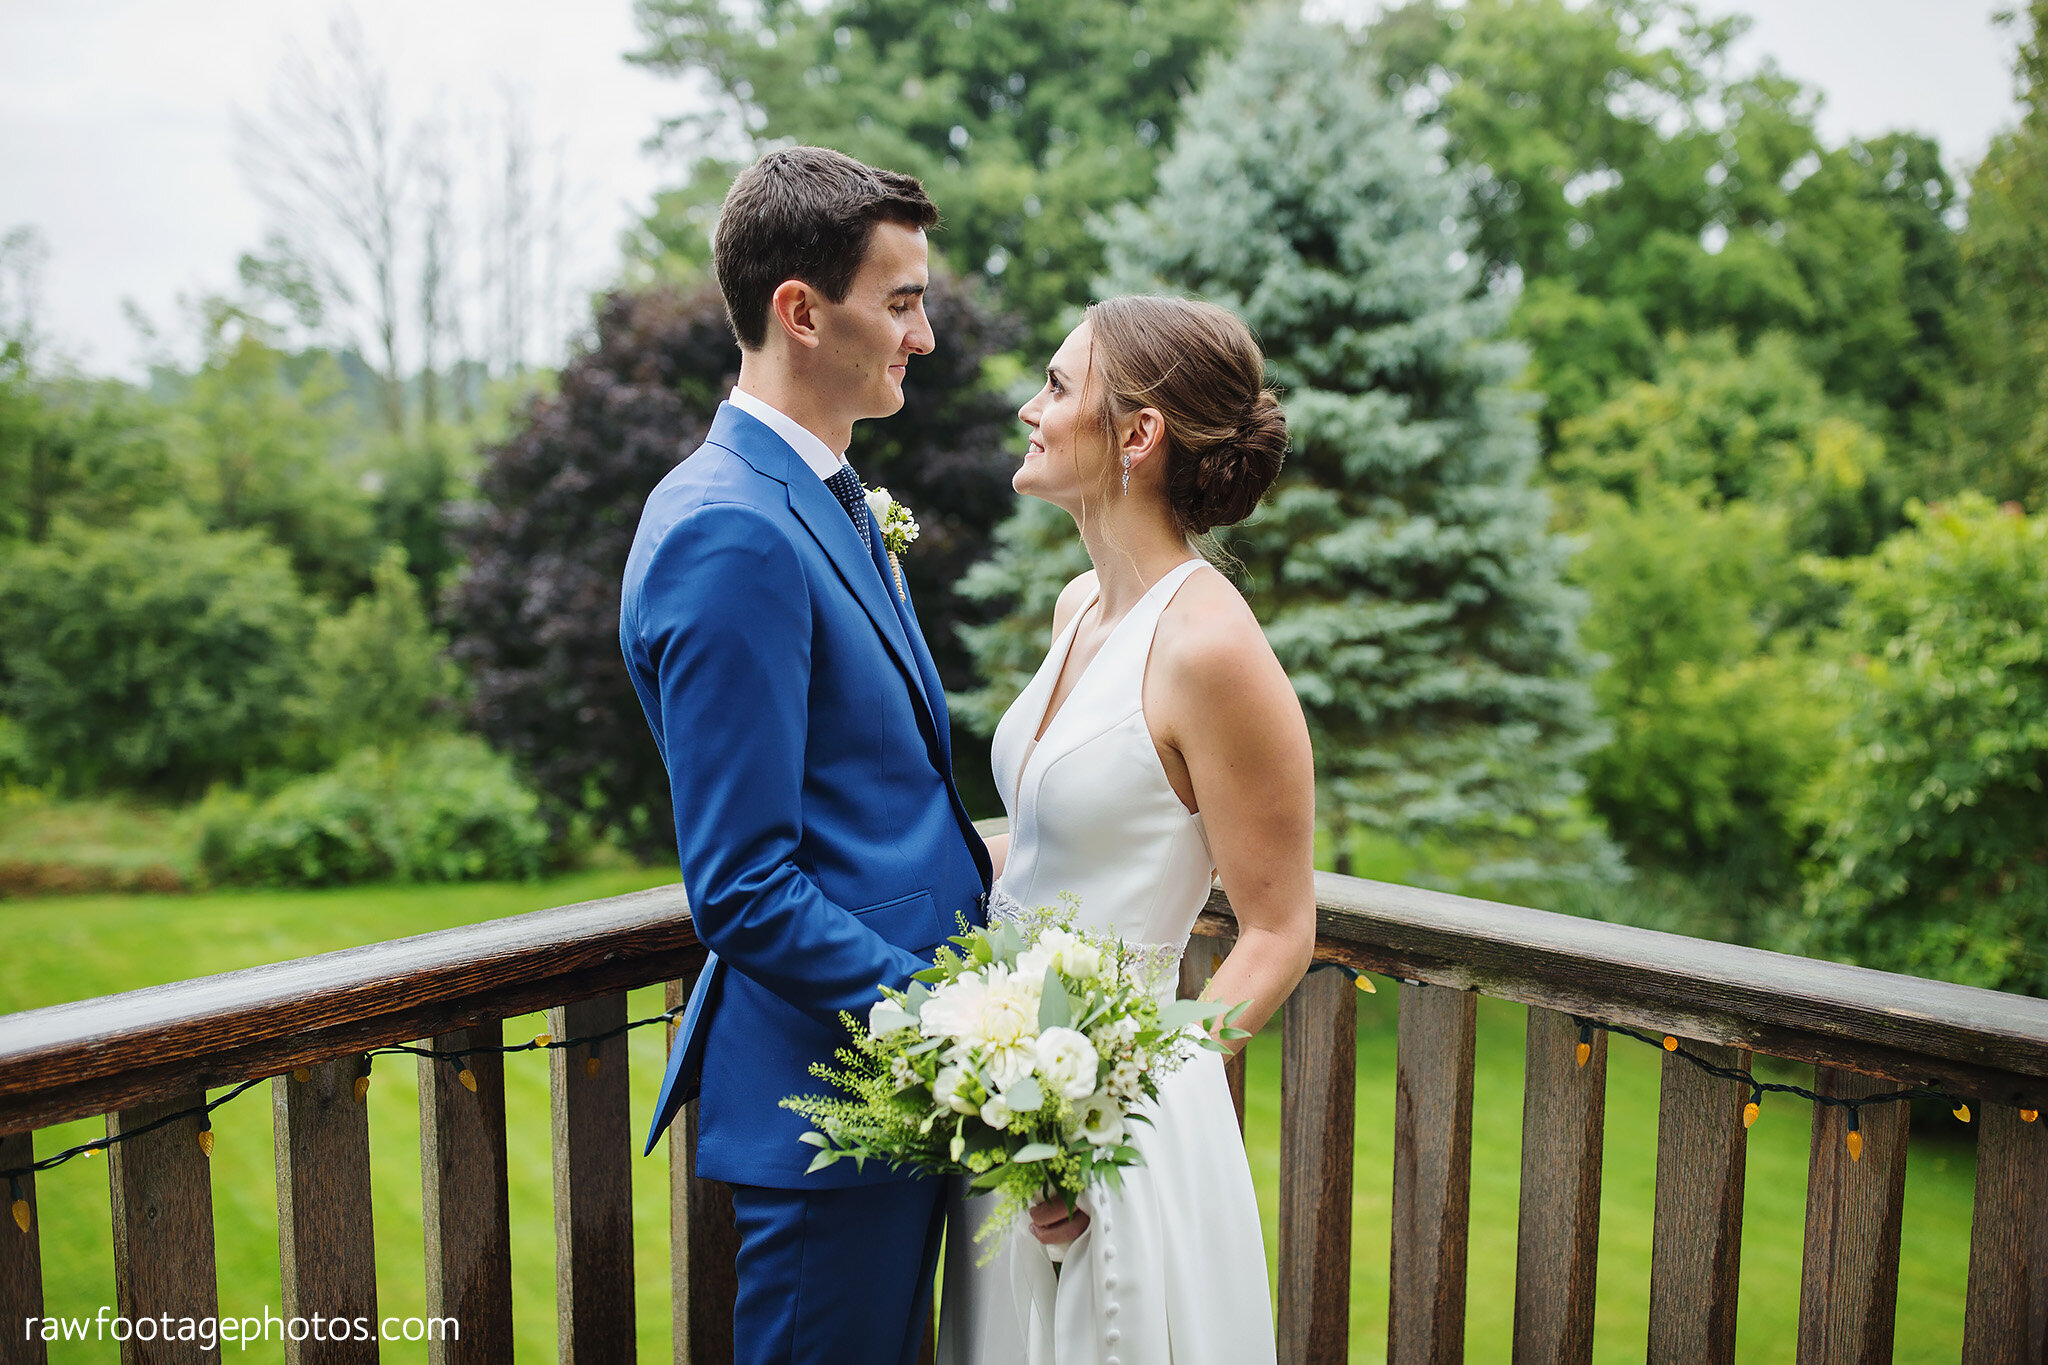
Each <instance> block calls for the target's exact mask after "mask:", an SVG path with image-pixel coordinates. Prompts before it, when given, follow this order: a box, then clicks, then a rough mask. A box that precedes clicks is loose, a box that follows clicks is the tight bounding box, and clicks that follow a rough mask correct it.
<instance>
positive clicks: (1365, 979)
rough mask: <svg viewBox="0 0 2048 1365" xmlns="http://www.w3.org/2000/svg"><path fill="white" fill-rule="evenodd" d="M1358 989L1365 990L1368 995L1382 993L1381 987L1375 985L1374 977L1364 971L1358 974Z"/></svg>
mask: <svg viewBox="0 0 2048 1365" xmlns="http://www.w3.org/2000/svg"><path fill="white" fill-rule="evenodd" d="M1358 989H1360V990H1362V991H1364V992H1365V993H1366V994H1367V995H1378V994H1379V993H1380V988H1379V987H1378V986H1375V985H1373V984H1372V978H1371V977H1369V976H1367V975H1366V974H1365V973H1364V972H1360V973H1359V974H1358Z"/></svg>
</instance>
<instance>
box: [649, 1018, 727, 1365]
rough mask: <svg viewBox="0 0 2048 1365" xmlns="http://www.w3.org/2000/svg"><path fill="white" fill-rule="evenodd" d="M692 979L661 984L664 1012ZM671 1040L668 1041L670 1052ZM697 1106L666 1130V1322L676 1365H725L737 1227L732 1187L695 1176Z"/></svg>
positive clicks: (688, 1106) (692, 1104)
mask: <svg viewBox="0 0 2048 1365" xmlns="http://www.w3.org/2000/svg"><path fill="white" fill-rule="evenodd" d="M695 984H696V979H695V978H694V977H685V978H684V979H683V980H681V981H671V982H669V983H668V985H667V988H666V990H665V993H664V999H665V1000H666V1002H667V1004H666V1007H667V1008H668V1009H676V1008H678V1007H679V1006H681V1005H683V1004H686V1003H687V1002H688V1001H689V998H690V988H691V987H692V986H694V985H695ZM675 1042H676V1040H674V1039H671V1040H670V1046H674V1045H675ZM696 1157H697V1102H696V1101H695V1100H692V1101H691V1102H690V1103H688V1104H686V1105H684V1106H683V1111H682V1113H680V1114H678V1115H676V1120H675V1123H674V1124H673V1125H671V1127H670V1128H669V1131H668V1172H669V1175H668V1217H669V1284H670V1298H669V1303H670V1316H671V1320H672V1322H673V1323H674V1327H675V1359H676V1365H732V1358H733V1339H732V1307H733V1300H734V1299H735V1298H737V1297H738V1295H739V1281H738V1279H737V1278H736V1276H735V1272H734V1265H735V1262H736V1261H737V1259H738V1257H739V1249H740V1239H739V1229H738V1228H737V1227H736V1226H735V1225H734V1222H733V1214H732V1187H731V1186H729V1185H725V1184H722V1183H720V1182H718V1181H715V1180H699V1179H697V1177H696Z"/></svg>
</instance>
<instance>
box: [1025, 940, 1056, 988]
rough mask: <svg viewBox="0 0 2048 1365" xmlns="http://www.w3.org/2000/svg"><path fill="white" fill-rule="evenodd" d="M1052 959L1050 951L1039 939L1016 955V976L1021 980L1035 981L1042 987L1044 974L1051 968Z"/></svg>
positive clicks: (1043, 941)
mask: <svg viewBox="0 0 2048 1365" xmlns="http://www.w3.org/2000/svg"><path fill="white" fill-rule="evenodd" d="M1052 959H1053V951H1052V949H1050V948H1048V947H1046V946H1045V940H1044V939H1040V940H1039V941H1038V942H1036V943H1034V944H1032V945H1031V946H1030V947H1029V948H1026V949H1025V950H1024V951H1023V952H1021V953H1019V954H1018V955H1017V971H1016V975H1017V976H1018V978H1019V979H1022V980H1027V981H1036V982H1038V983H1039V985H1040V986H1041V987H1043V986H1044V984H1045V973H1046V970H1047V969H1048V968H1050V967H1051V966H1052Z"/></svg>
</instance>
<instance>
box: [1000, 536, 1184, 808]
mask: <svg viewBox="0 0 2048 1365" xmlns="http://www.w3.org/2000/svg"><path fill="white" fill-rule="evenodd" d="M1199 562H1201V561H1199V560H1195V559H1183V560H1182V561H1181V562H1180V563H1179V564H1176V565H1174V566H1173V567H1172V568H1171V569H1168V570H1167V571H1166V572H1165V573H1163V574H1161V575H1159V577H1158V578H1156V579H1154V580H1153V582H1152V586H1151V587H1149V588H1147V589H1145V591H1144V592H1143V593H1142V594H1140V595H1139V597H1138V600H1137V601H1135V602H1133V603H1132V604H1131V607H1130V610H1129V611H1126V612H1125V613H1124V614H1123V615H1122V616H1120V617H1118V618H1117V622H1116V624H1115V625H1113V626H1111V627H1110V628H1109V634H1107V635H1105V636H1103V637H1102V643H1101V644H1100V645H1098V646H1096V649H1095V655H1094V657H1093V658H1091V659H1089V660H1088V662H1087V663H1085V664H1083V665H1082V666H1081V672H1080V673H1079V674H1078V675H1077V676H1076V677H1075V678H1074V685H1073V687H1071V688H1069V689H1068V691H1067V695H1066V697H1065V698H1064V699H1063V700H1061V701H1060V704H1059V709H1058V710H1057V711H1055V710H1053V698H1054V695H1055V694H1056V693H1058V691H1059V690H1060V678H1061V676H1062V675H1063V674H1065V673H1066V671H1067V664H1068V662H1069V661H1070V660H1072V658H1073V657H1074V642H1075V641H1076V640H1078V639H1080V638H1081V618H1082V617H1084V616H1086V615H1087V614H1088V609H1089V608H1090V607H1094V606H1098V605H1100V604H1101V602H1102V585H1101V584H1100V583H1097V584H1096V585H1095V593H1094V595H1093V596H1091V597H1090V598H1089V599H1088V600H1087V601H1086V602H1084V603H1082V605H1081V609H1080V610H1079V611H1077V612H1075V613H1074V619H1073V620H1072V621H1070V622H1068V623H1067V629H1066V630H1065V632H1063V633H1064V634H1065V636H1066V642H1067V643H1066V648H1065V649H1063V650H1061V651H1060V666H1059V669H1058V671H1057V672H1055V673H1054V674H1053V675H1052V686H1051V687H1050V688H1049V689H1048V690H1047V691H1046V694H1045V705H1044V706H1043V707H1041V708H1040V709H1039V713H1038V728H1037V731H1036V733H1035V734H1034V735H1033V736H1032V739H1031V745H1032V747H1031V748H1030V749H1028V750H1026V752H1025V760H1024V765H1020V767H1019V769H1018V781H1019V784H1020V792H1021V784H1022V781H1023V766H1028V764H1029V763H1030V760H1031V755H1032V754H1035V753H1036V752H1037V751H1038V749H1039V748H1040V747H1042V746H1043V745H1044V743H1045V737H1046V736H1047V735H1049V734H1051V733H1052V727H1053V724H1054V722H1056V721H1057V720H1058V719H1059V718H1060V717H1061V716H1063V715H1065V714H1066V713H1067V707H1068V706H1069V705H1071V704H1072V703H1073V700H1074V698H1075V697H1077V696H1079V695H1080V692H1081V686H1082V684H1084V683H1086V682H1087V681H1088V675H1089V673H1091V672H1092V671H1093V670H1094V668H1095V665H1096V664H1097V663H1099V662H1100V661H1101V659H1102V656H1103V655H1104V654H1107V653H1108V652H1109V647H1110V645H1112V644H1114V643H1115V642H1116V637H1117V636H1118V634H1120V633H1121V632H1122V630H1123V628H1124V627H1125V626H1126V625H1127V624H1129V622H1130V619H1131V618H1132V617H1133V616H1136V615H1137V614H1138V609H1139V608H1140V607H1143V606H1144V605H1145V603H1146V602H1148V601H1150V600H1151V598H1152V594H1153V593H1155V592H1158V591H1159V589H1160V586H1161V585H1162V584H1164V583H1165V582H1166V581H1167V580H1168V579H1170V578H1172V577H1173V576H1174V575H1175V574H1177V573H1179V572H1180V570H1181V567H1182V565H1186V564H1195V563H1199Z"/></svg>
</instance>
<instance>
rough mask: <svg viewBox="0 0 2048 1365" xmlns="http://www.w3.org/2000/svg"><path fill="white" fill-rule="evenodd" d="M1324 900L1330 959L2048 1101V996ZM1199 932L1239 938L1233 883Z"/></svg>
mask: <svg viewBox="0 0 2048 1365" xmlns="http://www.w3.org/2000/svg"><path fill="white" fill-rule="evenodd" d="M1316 901H1317V915H1316V921H1317V922H1316V934H1317V941H1316V957H1317V959H1318V960H1319V961H1327V962H1341V963H1343V964H1345V965H1347V966H1351V967H1355V968H1358V969H1360V970H1370V971H1374V972H1380V973H1383V974H1385V975H1388V976H1393V977H1398V978H1401V979H1403V980H1412V981H1423V982H1427V983H1429V984H1431V985H1438V986H1452V987H1456V988H1458V989H1462V990H1476V991H1479V992H1481V993H1483V994H1486V995H1491V996H1496V997H1499V998H1501V999H1504V1000H1515V1001H1519V1002H1521V1003H1523V1004H1529V1005H1540V1006H1543V1007H1545V1008H1548V1009H1553V1010H1559V1011H1562V1012H1566V1013H1571V1014H1578V1015H1582V1016H1585V1017H1587V1018H1592V1019H1598V1020H1600V1021H1602V1022H1604V1023H1612V1024H1626V1025H1629V1026H1631V1027H1635V1028H1641V1029H1645V1030H1649V1031H1653V1032H1667V1033H1675V1034H1677V1035H1679V1036H1680V1037H1684V1038H1694V1039H1699V1040H1701V1041H1705V1042H1711V1043H1719V1044H1722V1045H1724V1046H1728V1047H1737V1048H1745V1049H1748V1050H1750V1051H1754V1052H1760V1053H1767V1054H1769V1055H1771V1056H1775V1057H1785V1058H1790V1059H1792V1060H1795V1061H1804V1062H1813V1063H1815V1064H1817V1065H1822V1066H1834V1067H1840V1068H1843V1069H1846V1070H1851V1071H1859V1072H1864V1073H1866V1074H1874V1075H1881V1076H1888V1077H1892V1078H1895V1079H1898V1080H1901V1081H1909V1082H1915V1083H1918V1082H1924V1081H1933V1082H1935V1083H1937V1084H1939V1085H1940V1086H1941V1087H1942V1088H1943V1089H1945V1090H1947V1091H1949V1092H1950V1093H1952V1094H1955V1095H1958V1096H1963V1097H1968V1098H1973V1099H1978V1100H1992V1101H1996V1102H1998V1103H2001V1104H2011V1105H2022V1106H2026V1107H2032V1108H2048V1000H2041V999H2036V998H2033V997H2030V996H2020V995H2008V994H2005V993H2003V992H2000V991H1991V990H1984V989H1981V988H1979V987H1976V986H1958V985H1955V984H1953V983H1951V982H1945V981H1929V980H1926V979H1924V978H1921V977H1915V976H1902V975H1899V974H1897V973H1893V972H1880V971H1872V970H1870V969H1869V968H1865V967H1852V966H1848V965H1847V964H1845V963H1839V962H1826V961H1821V960H1819V959H1815V958H1806V957H1796V956H1793V955H1791V954H1788V953H1773V952H1766V951H1764V950H1763V949H1760V948H1744V947H1741V946H1739V945H1736V944H1732V943H1716V942H1711V941H1709V940H1705V939H1696V938H1687V937H1685V936H1684V935H1681V934H1668V933H1661V932H1659V931H1657V930H1653V929H1639V928H1635V927H1633V926H1630V925H1625V924H1608V923H1604V922H1602V921H1599V920H1589V919H1581V918H1579V917H1577V916H1575V915H1563V914H1557V913H1554V912H1552V911H1547V910H1532V909H1529V908H1527V907H1525V906H1519V905H1503V904H1500V903H1497V902H1494V901H1483V900H1475V899H1472V898H1470V897H1466V896H1453V895H1447V894H1445V893H1443V892H1439V891H1425V890H1421V889H1419V888H1416V887H1411V886H1396V885H1393V884H1390V883H1387V882H1373V881H1365V880H1362V879H1360V878H1356V877H1340V876H1337V875H1335V874H1334V873H1319V874H1317V876H1316ZM1196 932H1197V933H1201V934H1209V935H1213V936H1215V937H1219V938H1229V937H1231V936H1233V935H1234V934H1235V933H1236V921H1235V920H1234V919H1233V918H1232V917H1231V915H1230V902H1229V899H1228V898H1227V897H1225V896H1224V895H1223V893H1222V892H1221V891H1220V890H1219V891H1216V892H1214V893H1212V894H1211V896H1210V899H1209V907H1208V910H1207V911H1206V912H1205V913H1204V914H1203V916H1202V917H1201V919H1200V921H1199V922H1198V924H1197V927H1196Z"/></svg>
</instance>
